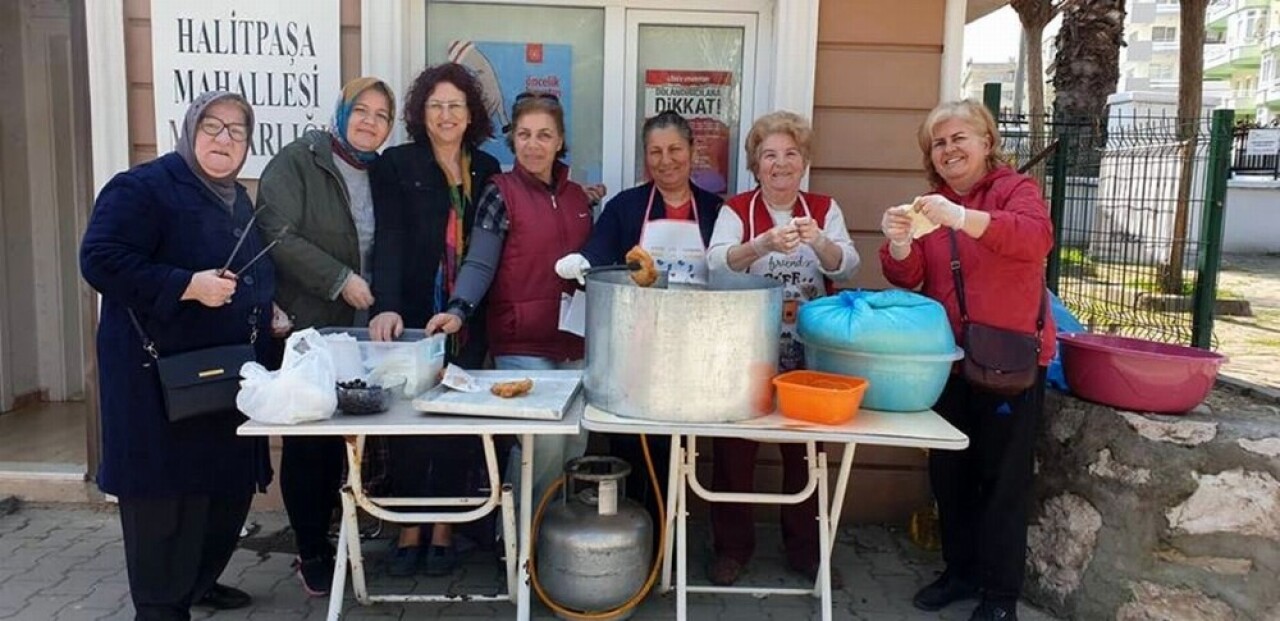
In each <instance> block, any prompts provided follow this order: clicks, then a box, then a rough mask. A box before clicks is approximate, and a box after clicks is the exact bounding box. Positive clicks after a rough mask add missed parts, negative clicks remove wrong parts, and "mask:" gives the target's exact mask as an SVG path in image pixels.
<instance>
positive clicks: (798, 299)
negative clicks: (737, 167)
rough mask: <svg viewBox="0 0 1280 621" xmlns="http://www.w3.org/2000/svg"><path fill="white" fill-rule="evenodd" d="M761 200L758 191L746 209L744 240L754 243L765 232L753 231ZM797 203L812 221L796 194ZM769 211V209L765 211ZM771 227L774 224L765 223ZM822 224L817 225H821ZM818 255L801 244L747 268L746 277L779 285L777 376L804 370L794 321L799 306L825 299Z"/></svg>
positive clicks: (823, 277)
mask: <svg viewBox="0 0 1280 621" xmlns="http://www.w3.org/2000/svg"><path fill="white" fill-rule="evenodd" d="M757 200H760V191H759V190H756V193H755V194H754V195H752V196H751V205H750V206H748V208H747V213H748V214H750V216H749V218H748V221H747V223H746V224H747V235H746V239H749V240H750V239H755V237H756V235H759V234H760V233H761V232H763V231H764V228H763V227H762V228H760V229H757V228H756V221H755V216H756V201H757ZM796 200H799V201H800V205H801V206H802V207H804V213H805V215H806V216H808V217H810V218H812V217H813V214H812V213H811V212H810V211H809V204H808V203H806V202H805V200H804V195H801V194H797V195H796ZM765 210H766V211H769V209H768V207H766V208H765ZM767 224H768V225H769V226H774V224H773V222H768V223H767ZM821 224H822V223H819V225H821ZM820 268H821V264H820V263H819V259H818V253H816V252H814V251H813V248H812V247H810V246H809V245H808V244H804V243H802V244H800V245H799V246H797V247H796V249H795V250H792V251H791V252H790V253H789V254H783V253H781V252H770V253H769V254H767V255H765V256H763V257H760V258H759V259H756V260H755V262H753V263H752V264H751V266H750V267H748V268H747V273H748V274H756V275H760V276H768V277H770V278H772V279H774V280H776V281H778V282H780V283H782V335H781V342H780V343H779V346H778V372H779V373H781V372H783V371H792V370H795V369H802V368H804V346H803V345H801V344H800V341H799V340H797V338H796V317H797V315H798V314H799V311H800V305H801V304H804V303H805V302H808V301H809V300H813V299H816V298H820V297H822V296H823V295H826V292H827V287H826V281H825V278H826V277H825V276H824V275H823V274H822V270H821V269H820Z"/></svg>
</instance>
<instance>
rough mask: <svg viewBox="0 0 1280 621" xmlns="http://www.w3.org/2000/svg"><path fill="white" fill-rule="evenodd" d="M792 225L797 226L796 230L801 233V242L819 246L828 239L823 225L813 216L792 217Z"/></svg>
mask: <svg viewBox="0 0 1280 621" xmlns="http://www.w3.org/2000/svg"><path fill="white" fill-rule="evenodd" d="M791 225H792V226H794V227H796V232H797V233H799V234H800V243H803V244H809V245H810V246H812V247H814V248H817V247H819V246H821V245H822V243H823V241H824V240H825V239H826V235H825V234H823V232H822V227H820V226H818V222H817V221H816V220H814V219H813V218H810V217H807V216H806V217H803V218H792V219H791Z"/></svg>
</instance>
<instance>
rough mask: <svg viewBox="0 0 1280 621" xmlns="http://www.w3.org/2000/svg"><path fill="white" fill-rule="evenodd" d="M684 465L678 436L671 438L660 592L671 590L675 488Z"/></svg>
mask: <svg viewBox="0 0 1280 621" xmlns="http://www.w3.org/2000/svg"><path fill="white" fill-rule="evenodd" d="M682 463H684V452H683V450H682V449H681V447H680V436H678V435H673V436H671V455H670V457H669V459H668V460H667V497H666V498H664V499H663V500H664V501H666V505H667V506H666V512H667V514H666V516H665V517H666V528H667V540H666V541H664V542H663V543H662V545H663V552H662V592H663V593H666V592H668V591H670V590H671V551H672V549H673V548H674V546H675V534H676V493H677V492H676V486H678V485H681V481H682V479H681V478H680V464H682Z"/></svg>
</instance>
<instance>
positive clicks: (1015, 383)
mask: <svg viewBox="0 0 1280 621" xmlns="http://www.w3.org/2000/svg"><path fill="white" fill-rule="evenodd" d="M950 234H951V274H952V276H954V277H955V281H956V301H957V302H958V303H959V305H960V329H961V332H962V339H963V341H964V350H965V351H964V361H963V362H962V363H961V372H962V373H963V374H964V378H965V379H966V380H969V383H970V384H973V385H974V386H977V387H978V388H981V389H983V390H986V391H988V392H993V393H996V394H1000V395H1010V396H1011V395H1016V394H1018V393H1020V392H1022V391H1024V390H1026V389H1028V388H1030V387H1031V386H1033V385H1034V384H1035V383H1036V378H1037V377H1038V374H1039V371H1040V337H1041V334H1042V333H1043V332H1044V309H1045V307H1046V306H1047V302H1048V297H1047V295H1046V294H1045V293H1043V291H1044V287H1043V286H1041V287H1040V289H1041V294H1040V315H1039V316H1038V317H1037V318H1036V333H1035V334H1024V333H1022V332H1018V331H1015V330H1006V329H1004V328H997V327H995V326H988V325H985V324H981V323H974V322H971V321H969V311H968V309H967V308H965V303H964V276H963V275H962V274H961V273H960V247H959V245H958V244H957V242H956V232H955V231H950Z"/></svg>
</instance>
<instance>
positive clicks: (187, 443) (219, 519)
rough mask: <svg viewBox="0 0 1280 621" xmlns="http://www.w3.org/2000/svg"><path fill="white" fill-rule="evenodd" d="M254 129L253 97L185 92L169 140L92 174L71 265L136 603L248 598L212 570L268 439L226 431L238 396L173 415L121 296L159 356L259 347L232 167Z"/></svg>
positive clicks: (258, 473)
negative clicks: (90, 347)
mask: <svg viewBox="0 0 1280 621" xmlns="http://www.w3.org/2000/svg"><path fill="white" fill-rule="evenodd" d="M252 132H253V110H252V108H251V107H250V106H249V104H248V102H246V101H245V100H244V98H242V97H241V96H239V95H235V94H232V93H228V92H210V93H205V94H204V95H201V96H200V97H198V98H197V99H196V100H195V101H194V102H193V103H192V104H191V107H190V109H189V110H188V111H187V115H186V118H185V120H184V122H183V125H182V136H181V138H180V140H179V142H178V145H177V147H176V149H175V150H174V152H172V153H169V154H166V155H164V156H162V157H160V158H157V159H155V160H153V161H150V162H147V163H145V164H141V165H138V166H136V167H134V168H132V169H130V170H128V171H125V172H122V173H120V174H118V175H116V176H115V177H114V178H113V179H112V180H111V181H110V182H109V183H108V184H107V185H106V187H104V188H103V189H102V192H101V193H100V194H99V195H98V200H97V203H96V205H95V206H94V209H93V215H92V217H91V219H90V220H89V226H88V229H87V230H86V231H85V235H84V240H83V243H82V245H81V247H80V269H81V271H82V273H83V274H84V278H85V280H87V281H88V282H89V284H90V285H92V286H93V288H94V289H96V290H98V292H100V293H101V294H102V313H101V317H100V323H99V326H98V335H97V346H98V380H99V394H100V398H101V407H100V412H101V421H102V465H101V467H100V468H99V470H98V485H99V487H100V488H101V489H102V491H104V492H106V493H109V494H113V495H115V496H116V497H118V498H119V502H120V522H121V525H122V527H123V531H124V544H125V561H126V564H127V567H128V573H129V588H130V591H131V596H132V598H133V603H134V608H135V609H136V611H137V619H188V618H190V611H189V609H190V607H191V605H192V604H197V605H200V604H204V605H208V606H212V607H215V608H233V607H241V606H245V605H248V603H249V596H248V595H247V594H245V593H243V592H241V591H238V590H236V589H232V588H230V587H226V586H222V585H218V584H217V583H216V579H217V577H218V576H219V575H220V574H221V573H222V570H223V569H224V568H225V567H226V564H227V561H228V560H230V558H231V553H232V552H233V551H234V549H235V545H236V540H237V538H238V535H239V533H240V527H241V526H242V525H243V523H244V519H245V516H246V515H247V514H248V510H249V502H250V500H251V498H252V497H253V494H254V492H255V491H264V490H265V487H266V485H267V483H269V482H270V479H271V467H270V464H269V462H268V454H267V444H266V441H265V439H261V438H257V439H254V438H241V437H237V436H236V427H237V426H238V425H240V424H241V423H242V422H244V420H245V418H244V416H242V415H241V414H240V413H239V412H237V411H236V410H235V409H229V410H227V411H226V412H222V413H216V414H210V415H205V416H199V417H195V418H190V419H186V420H182V421H178V422H170V421H169V420H168V417H167V416H166V413H165V406H164V400H163V397H162V393H161V386H160V379H159V376H158V375H157V371H156V365H155V364H153V361H152V359H151V357H150V356H149V355H148V354H147V352H146V350H144V349H143V342H142V337H141V335H139V333H138V331H137V330H136V329H135V328H134V326H133V324H132V322H131V321H130V319H129V315H128V310H130V309H132V310H133V312H134V313H135V314H136V315H137V318H138V321H139V322H140V323H141V325H142V328H143V330H144V331H145V332H146V334H147V336H149V337H150V338H151V339H152V340H153V341H154V342H155V347H156V349H157V350H158V351H159V353H160V355H162V356H163V355H171V354H176V353H182V352H187V351H192V350H197V349H203V348H207V347H213V346H217V345H230V344H237V343H249V342H254V343H255V346H256V349H257V355H258V359H259V361H263V360H266V354H267V351H266V349H267V346H268V343H269V342H270V341H271V339H269V338H266V336H267V335H266V334H265V330H266V329H267V326H268V325H269V324H270V322H271V318H272V302H271V300H272V296H273V295H274V292H275V275H274V270H273V267H272V264H271V261H270V260H269V259H267V258H265V257H264V258H263V259H262V260H259V261H258V262H256V263H254V264H253V265H252V266H251V267H248V269H243V268H244V266H245V264H246V263H247V262H248V261H249V259H250V258H251V257H253V256H254V255H256V254H257V253H258V251H259V250H261V249H262V248H263V241H262V240H261V239H260V238H259V236H258V234H257V232H256V231H255V228H254V227H253V225H252V223H251V219H252V216H253V209H252V205H251V203H250V201H249V196H248V194H247V193H246V192H245V189H244V187H243V186H241V185H240V184H239V183H237V182H236V180H235V179H236V174H237V173H238V172H239V171H240V168H241V167H242V166H243V165H244V162H245V159H246V157H247V154H248V140H249V139H250V138H251V136H252ZM242 235H243V236H244V243H243V245H242V246H241V247H240V249H239V251H238V252H237V253H236V256H235V259H234V260H233V261H232V262H231V267H230V271H229V273H227V274H225V275H220V274H219V273H218V268H220V267H221V266H222V265H223V263H224V262H226V260H227V257H228V256H231V254H232V251H233V248H234V247H235V245H236V241H237V240H238V239H239V238H240V237H241V236H242ZM260 326H261V328H262V330H263V331H264V334H262V335H261V338H257V339H256V340H255V339H254V335H255V334H256V333H257V332H258V329H259V327H260Z"/></svg>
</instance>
